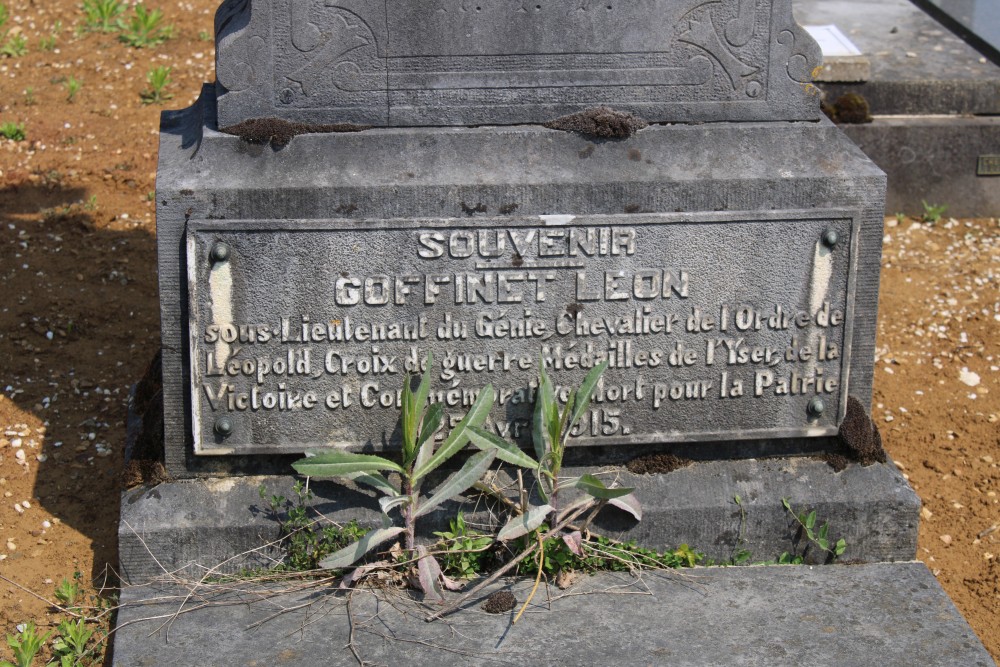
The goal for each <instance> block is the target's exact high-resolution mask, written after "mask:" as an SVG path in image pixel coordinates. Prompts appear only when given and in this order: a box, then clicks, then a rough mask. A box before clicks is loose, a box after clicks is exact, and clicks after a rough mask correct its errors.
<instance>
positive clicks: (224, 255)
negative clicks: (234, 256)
mask: <svg viewBox="0 0 1000 667" xmlns="http://www.w3.org/2000/svg"><path fill="white" fill-rule="evenodd" d="M208 256H209V257H210V258H211V260H212V261H213V262H225V261H226V260H228V259H229V246H228V245H226V244H225V243H223V242H222V241H216V242H215V243H213V244H212V250H211V251H209V253H208Z"/></svg>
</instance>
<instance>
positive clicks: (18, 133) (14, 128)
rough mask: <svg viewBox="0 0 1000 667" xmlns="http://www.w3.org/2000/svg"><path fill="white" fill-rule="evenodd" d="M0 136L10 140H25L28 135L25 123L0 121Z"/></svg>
mask: <svg viewBox="0 0 1000 667" xmlns="http://www.w3.org/2000/svg"><path fill="white" fill-rule="evenodd" d="M0 136H2V137H3V138H4V139H9V140H10V141H24V139H25V137H26V136H27V135H25V133H24V123H14V122H11V121H8V122H6V123H0Z"/></svg>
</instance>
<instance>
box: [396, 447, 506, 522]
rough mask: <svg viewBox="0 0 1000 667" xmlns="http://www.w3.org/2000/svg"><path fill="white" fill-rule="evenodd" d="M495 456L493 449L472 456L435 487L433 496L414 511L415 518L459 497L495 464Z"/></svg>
mask: <svg viewBox="0 0 1000 667" xmlns="http://www.w3.org/2000/svg"><path fill="white" fill-rule="evenodd" d="M494 458H496V451H495V450H492V449H490V450H487V451H485V452H479V453H478V454H473V455H472V456H470V457H469V460H468V461H466V462H465V465H464V466H462V468H461V470H459V471H458V472H456V473H454V474H452V475H451V476H450V477H449V478H448V479H446V480H444V482H442V483H441V486H439V487H438V488H436V489H434V492H433V493H432V494H431V497H430V498H428V499H427V500H425V501H424V503H423V504H422V505H420V506H419V507H418V508H417V511H416V512H414V514H413V518H417V517H421V516H423V515H425V514H427V513H428V512H430V511H431V510H432V509H434V508H435V507H437V506H438V505H440V504H441V503H443V502H445V501H446V500H451V499H452V498H457V497H458V495H459V494H461V493H462V492H463V491H466V490H468V489H469V488H470V487H471V486H472V485H473V484H475V483H476V482H478V481H479V480H480V479H481V478H482V476H483V475H484V474H486V471H487V470H489V469H490V466H491V465H492V464H493V459H494Z"/></svg>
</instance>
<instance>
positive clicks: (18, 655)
mask: <svg viewBox="0 0 1000 667" xmlns="http://www.w3.org/2000/svg"><path fill="white" fill-rule="evenodd" d="M51 634H52V633H51V632H47V633H45V634H44V635H39V634H38V632H37V630H36V629H35V624H34V623H22V624H21V625H18V626H17V634H16V635H7V645H8V646H10V648H11V651H13V652H14V662H13V663H11V662H7V661H6V660H4V661H2V662H0V667H31V665H32V664H33V663H34V660H35V656H37V655H38V652H39V651H40V650H42V646H43V645H44V644H45V642H46V640H48V638H49V635H51Z"/></svg>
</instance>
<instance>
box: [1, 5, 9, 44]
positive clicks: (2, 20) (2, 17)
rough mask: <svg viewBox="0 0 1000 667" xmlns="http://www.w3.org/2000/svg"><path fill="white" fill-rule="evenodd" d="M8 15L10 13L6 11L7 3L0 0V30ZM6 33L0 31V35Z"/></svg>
mask: <svg viewBox="0 0 1000 667" xmlns="http://www.w3.org/2000/svg"><path fill="white" fill-rule="evenodd" d="M9 16H10V13H9V12H8V11H7V5H5V4H3V3H2V2H0V31H3V27H4V25H6V24H7V17H9ZM6 34H7V33H6V32H0V37H3V36H5V35H6Z"/></svg>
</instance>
